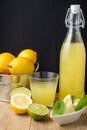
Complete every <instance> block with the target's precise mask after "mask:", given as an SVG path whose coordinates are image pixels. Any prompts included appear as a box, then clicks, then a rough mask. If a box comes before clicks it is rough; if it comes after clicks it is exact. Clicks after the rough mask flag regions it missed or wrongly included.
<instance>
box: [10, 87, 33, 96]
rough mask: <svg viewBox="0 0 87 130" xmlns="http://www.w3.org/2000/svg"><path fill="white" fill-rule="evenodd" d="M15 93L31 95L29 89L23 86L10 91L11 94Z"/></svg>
mask: <svg viewBox="0 0 87 130" xmlns="http://www.w3.org/2000/svg"><path fill="white" fill-rule="evenodd" d="M17 93H22V94H26V95H28V96H30V97H31V91H30V90H29V89H28V88H25V87H18V88H15V89H13V90H12V91H11V96H12V95H14V94H17Z"/></svg>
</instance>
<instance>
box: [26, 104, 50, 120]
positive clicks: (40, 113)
mask: <svg viewBox="0 0 87 130" xmlns="http://www.w3.org/2000/svg"><path fill="white" fill-rule="evenodd" d="M48 113H49V109H48V108H47V107H46V106H45V105H42V104H37V103H32V104H30V105H29V106H28V114H29V115H30V116H31V117H32V118H33V119H35V120H41V119H43V118H44V117H45V116H47V115H48Z"/></svg>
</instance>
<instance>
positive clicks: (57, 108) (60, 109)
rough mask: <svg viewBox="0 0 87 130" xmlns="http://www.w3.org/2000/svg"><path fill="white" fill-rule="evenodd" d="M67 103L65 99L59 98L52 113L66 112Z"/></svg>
mask: <svg viewBox="0 0 87 130" xmlns="http://www.w3.org/2000/svg"><path fill="white" fill-rule="evenodd" d="M64 111H65V104H64V102H63V100H57V101H56V102H55V104H54V105H53V109H52V114H53V115H61V114H64Z"/></svg>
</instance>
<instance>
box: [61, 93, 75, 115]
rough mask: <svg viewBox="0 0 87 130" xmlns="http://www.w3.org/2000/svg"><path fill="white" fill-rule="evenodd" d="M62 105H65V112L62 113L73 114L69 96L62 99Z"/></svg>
mask: <svg viewBox="0 0 87 130" xmlns="http://www.w3.org/2000/svg"><path fill="white" fill-rule="evenodd" d="M63 101H64V103H65V107H66V108H65V112H64V113H71V112H74V106H73V103H72V98H71V95H67V96H66V97H65V98H64V99H63Z"/></svg>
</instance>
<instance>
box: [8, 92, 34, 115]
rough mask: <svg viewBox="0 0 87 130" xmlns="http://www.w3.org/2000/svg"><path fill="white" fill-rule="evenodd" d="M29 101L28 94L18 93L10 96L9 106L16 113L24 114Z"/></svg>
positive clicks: (30, 101)
mask: <svg viewBox="0 0 87 130" xmlns="http://www.w3.org/2000/svg"><path fill="white" fill-rule="evenodd" d="M31 103H32V100H31V98H30V96H28V95H26V94H21V93H19V94H15V95H13V96H11V102H10V107H11V109H12V110H13V111H14V112H16V113H17V114H24V113H26V112H27V108H28V106H29V104H31Z"/></svg>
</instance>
